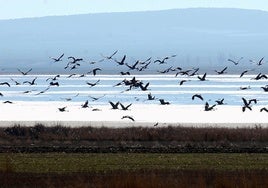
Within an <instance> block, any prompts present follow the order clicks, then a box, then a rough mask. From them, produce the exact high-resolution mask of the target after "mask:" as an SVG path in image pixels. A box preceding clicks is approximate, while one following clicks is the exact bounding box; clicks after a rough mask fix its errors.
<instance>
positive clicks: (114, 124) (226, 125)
mask: <svg viewBox="0 0 268 188" xmlns="http://www.w3.org/2000/svg"><path fill="white" fill-rule="evenodd" d="M38 124H42V125H44V126H48V127H51V126H63V127H72V128H75V127H76V128H78V127H107V128H127V127H148V128H153V127H155V126H154V125H155V123H152V122H119V121H114V122H113V121H0V127H12V126H16V125H20V126H25V127H32V126H35V125H38ZM168 126H174V127H194V128H202V127H203V128H255V127H257V128H259V127H261V128H267V127H268V123H158V125H157V127H168Z"/></svg>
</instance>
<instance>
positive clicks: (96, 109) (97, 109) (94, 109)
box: [92, 108, 101, 112]
mask: <svg viewBox="0 0 268 188" xmlns="http://www.w3.org/2000/svg"><path fill="white" fill-rule="evenodd" d="M92 111H94V112H96V111H101V109H99V108H93V109H92Z"/></svg>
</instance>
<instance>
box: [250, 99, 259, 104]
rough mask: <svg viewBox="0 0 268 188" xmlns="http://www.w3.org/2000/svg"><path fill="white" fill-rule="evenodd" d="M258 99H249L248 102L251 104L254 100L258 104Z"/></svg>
mask: <svg viewBox="0 0 268 188" xmlns="http://www.w3.org/2000/svg"><path fill="white" fill-rule="evenodd" d="M258 101H259V100H258V99H249V100H248V103H249V104H251V103H252V102H254V104H257V102H258Z"/></svg>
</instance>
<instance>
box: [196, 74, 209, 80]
mask: <svg viewBox="0 0 268 188" xmlns="http://www.w3.org/2000/svg"><path fill="white" fill-rule="evenodd" d="M206 76H207V73H205V74H204V75H203V76H202V77H200V76H197V78H198V79H199V80H200V81H205V80H206Z"/></svg>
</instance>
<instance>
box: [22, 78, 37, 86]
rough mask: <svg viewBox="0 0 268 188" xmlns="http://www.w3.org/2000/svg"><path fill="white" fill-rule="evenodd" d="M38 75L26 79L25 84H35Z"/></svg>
mask: <svg viewBox="0 0 268 188" xmlns="http://www.w3.org/2000/svg"><path fill="white" fill-rule="evenodd" d="M36 79H37V77H35V78H34V79H33V80H32V81H24V82H23V84H30V85H35V81H36Z"/></svg>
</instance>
